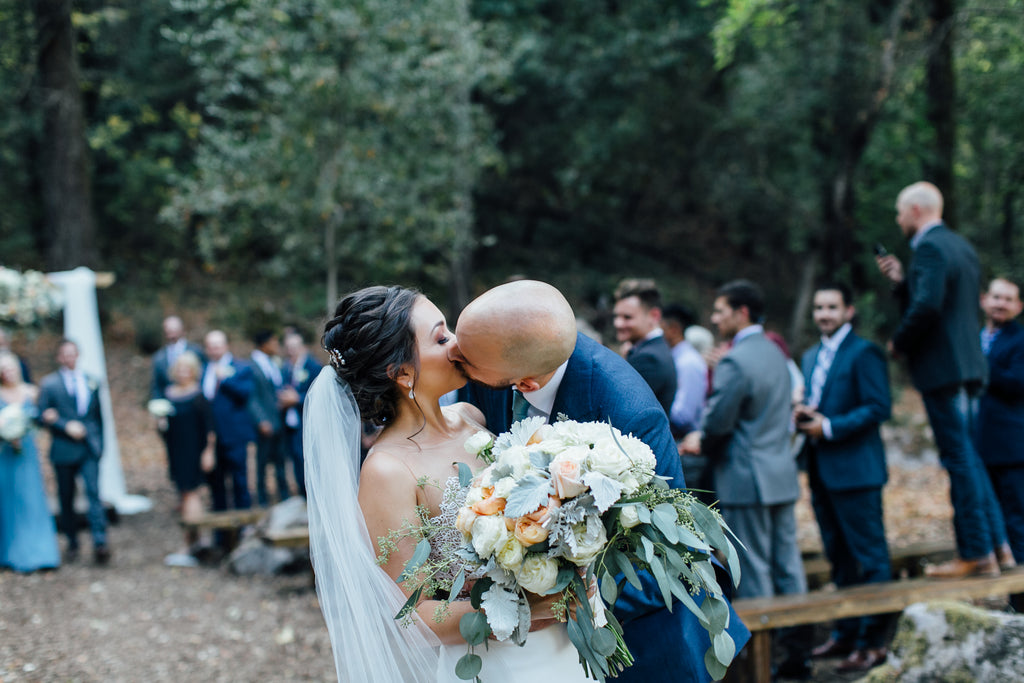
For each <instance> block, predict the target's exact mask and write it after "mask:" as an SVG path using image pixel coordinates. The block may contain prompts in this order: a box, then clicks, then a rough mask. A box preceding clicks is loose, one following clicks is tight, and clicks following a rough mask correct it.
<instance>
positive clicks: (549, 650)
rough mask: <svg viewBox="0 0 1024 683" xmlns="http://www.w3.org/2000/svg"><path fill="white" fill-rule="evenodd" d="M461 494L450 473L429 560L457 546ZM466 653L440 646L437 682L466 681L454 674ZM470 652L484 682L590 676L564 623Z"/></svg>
mask: <svg viewBox="0 0 1024 683" xmlns="http://www.w3.org/2000/svg"><path fill="white" fill-rule="evenodd" d="M465 499H466V489H463V488H461V487H460V486H459V479H458V477H451V478H449V479H448V481H446V482H445V486H444V492H443V493H442V496H441V504H440V514H439V515H438V516H437V517H434V518H432V519H431V522H433V524H434V525H436V526H437V527H439V528H440V530H441V531H440V532H439V533H437V534H435V535H434V536H433V537H432V538H431V551H430V555H431V559H436V558H439V557H442V556H444V555H446V554H448V553H450V552H452V551H453V550H454V549H456V548H458V546H459V545H461V543H462V532H460V531H459V530H458V529H456V528H455V518H456V516H457V515H458V512H459V508H460V507H462V504H463V502H464V501H465ZM450 578H451V577H450ZM466 595H468V590H466V591H464V595H463V597H465V596H466ZM466 652H467V646H466V645H465V644H464V643H463V644H461V645H442V646H441V648H440V657H439V661H438V671H437V680H438V683H464V682H463V681H462V680H461V679H460V678H458V677H457V676H456V675H455V664H456V662H458V660H459V658H460V657H462V656H463V655H465V654H466ZM474 653H475V654H477V655H479V656H480V659H481V660H483V668H482V669H481V671H480V679H481V680H482V681H483V682H484V683H518V682H520V681H522V682H524V683H536V681H539V680H552V681H558V682H559V683H575V682H577V681H579V682H580V683H582V682H583V681H590V680H592V679H591V678H589V677H588V676H586V675H585V674H584V672H583V665H582V664H580V659H579V653H578V652H577V651H576V647H575V646H574V645H573V644H572V641H571V640H569V633H568V631H567V630H566V627H565V624H555V625H553V626H549V627H547V628H544V629H541V630H539V631H531V632H530V634H529V635H528V636H527V637H526V643H525V644H524V645H523V646H522V647H520V646H518V645H516V644H515V643H514V642H512V641H511V640H506V641H497V640H488V641H487V645H486V647H485V646H482V645H481V646H478V647H477V648H475V649H474Z"/></svg>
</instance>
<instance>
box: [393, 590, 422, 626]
mask: <svg viewBox="0 0 1024 683" xmlns="http://www.w3.org/2000/svg"><path fill="white" fill-rule="evenodd" d="M422 594H423V586H417V587H416V590H414V591H413V592H412V595H410V596H409V599H408V600H406V601H405V604H404V605H402V609H400V610H398V614H396V615H395V619H401V618H402V617H404V616H405V615H406V614H408V613H409V611H410V610H412V609H415V608H416V603H418V602H419V601H420V595H422Z"/></svg>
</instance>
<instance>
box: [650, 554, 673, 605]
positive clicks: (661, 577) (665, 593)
mask: <svg viewBox="0 0 1024 683" xmlns="http://www.w3.org/2000/svg"><path fill="white" fill-rule="evenodd" d="M650 565H651V573H652V574H654V579H655V580H656V581H657V582H658V588H659V589H660V590H661V597H662V599H663V600H664V601H665V607H666V608H668V611H669V612H671V611H672V584H671V583H670V580H669V578H668V574H667V573H666V572H665V566H664V565H663V564H662V563H661V558H660V557H655V558H654V559H653V560H651V562H650Z"/></svg>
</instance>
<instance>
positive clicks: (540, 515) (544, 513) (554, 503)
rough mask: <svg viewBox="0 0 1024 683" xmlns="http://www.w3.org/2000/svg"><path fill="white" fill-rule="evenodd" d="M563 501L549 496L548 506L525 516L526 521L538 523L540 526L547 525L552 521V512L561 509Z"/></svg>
mask: <svg viewBox="0 0 1024 683" xmlns="http://www.w3.org/2000/svg"><path fill="white" fill-rule="evenodd" d="M561 505H562V501H561V500H559V499H558V498H557V497H555V496H548V504H547V505H541V506H540V507H539V508H537V509H536V510H534V511H533V512H531V513H530V514H528V515H524V517H526V519H529V520H530V521H533V522H537V523H538V524H547V523H548V520H549V519H551V511H552V510H554V509H555V508H557V507H561Z"/></svg>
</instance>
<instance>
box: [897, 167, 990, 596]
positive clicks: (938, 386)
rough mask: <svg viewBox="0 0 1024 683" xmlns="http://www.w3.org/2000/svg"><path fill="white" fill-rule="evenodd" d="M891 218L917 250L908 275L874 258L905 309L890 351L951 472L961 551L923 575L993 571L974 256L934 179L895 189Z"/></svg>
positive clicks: (978, 276)
mask: <svg viewBox="0 0 1024 683" xmlns="http://www.w3.org/2000/svg"><path fill="white" fill-rule="evenodd" d="M896 223H897V224H898V225H899V226H900V230H901V231H902V232H903V235H904V237H906V238H907V239H908V240H910V247H911V249H913V252H914V255H913V257H912V258H911V260H910V268H909V270H908V272H907V274H906V277H904V274H903V266H902V264H901V263H900V261H899V259H897V258H896V257H895V256H892V255H891V254H887V255H884V256H879V257H877V263H878V267H879V270H881V272H882V274H883V275H885V277H887V278H888V279H889V280H890V281H891V282H892V283H893V292H894V293H895V295H896V297H897V299H898V300H899V302H900V306H901V309H902V311H903V315H902V318H901V319H900V324H899V327H898V328H897V329H896V332H895V333H894V334H893V337H892V340H891V341H890V342H889V349H890V351H891V352H892V353H893V354H894V355H895V356H897V357H902V358H906V359H907V364H908V366H909V368H910V376H911V379H912V380H913V382H914V386H915V387H916V388H917V390H918V391H920V392H921V398H922V399H923V401H924V407H925V411H926V412H927V413H928V421H929V423H930V424H931V427H932V432H933V434H934V437H935V445H936V446H938V449H939V459H940V460H941V462H942V465H943V467H945V468H946V471H947V472H949V480H950V498H951V499H952V503H953V529H954V532H955V534H956V544H957V551H958V553H959V557H958V558H956V559H954V560H951V561H950V562H946V563H942V564H939V565H930V566H928V567H926V568H925V573H926V574H927V575H928V576H932V577H935V578H959V577H964V576H974V575H988V576H992V575H998V574H999V564H998V562H997V560H996V557H995V553H994V552H993V551H994V549H995V546H994V543H993V534H992V531H991V528H990V526H991V524H990V521H989V519H990V517H993V516H994V515H993V514H992V511H990V510H989V508H990V507H991V506H992V505H994V501H991V500H990V499H988V498H987V497H986V496H985V495H984V489H983V480H982V477H984V476H985V471H984V467H983V465H982V464H981V460H980V458H979V457H978V454H977V452H976V451H975V450H974V446H973V444H972V443H971V438H970V431H971V430H970V409H969V401H970V395H971V394H972V393H974V392H976V391H977V390H978V389H979V388H980V387H981V385H982V383H983V382H984V379H985V372H986V366H985V356H984V355H983V354H982V352H981V344H979V343H978V309H977V306H978V303H977V302H978V300H979V287H980V284H981V282H980V280H981V272H980V266H979V264H978V256H977V254H975V252H974V249H973V248H972V247H971V245H970V244H969V243H968V242H967V240H965V239H964V238H963V237H961V236H960V235H957V234H956V233H954V232H953V231H952V230H950V229H949V228H948V227H946V225H945V224H944V223H943V222H942V193H940V192H939V190H938V188H937V187H935V186H934V185H932V184H931V183H926V182H919V183H914V184H913V185H909V186H907V187H905V188H904V189H903V191H901V192H900V194H899V196H898V198H897V199H896Z"/></svg>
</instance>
